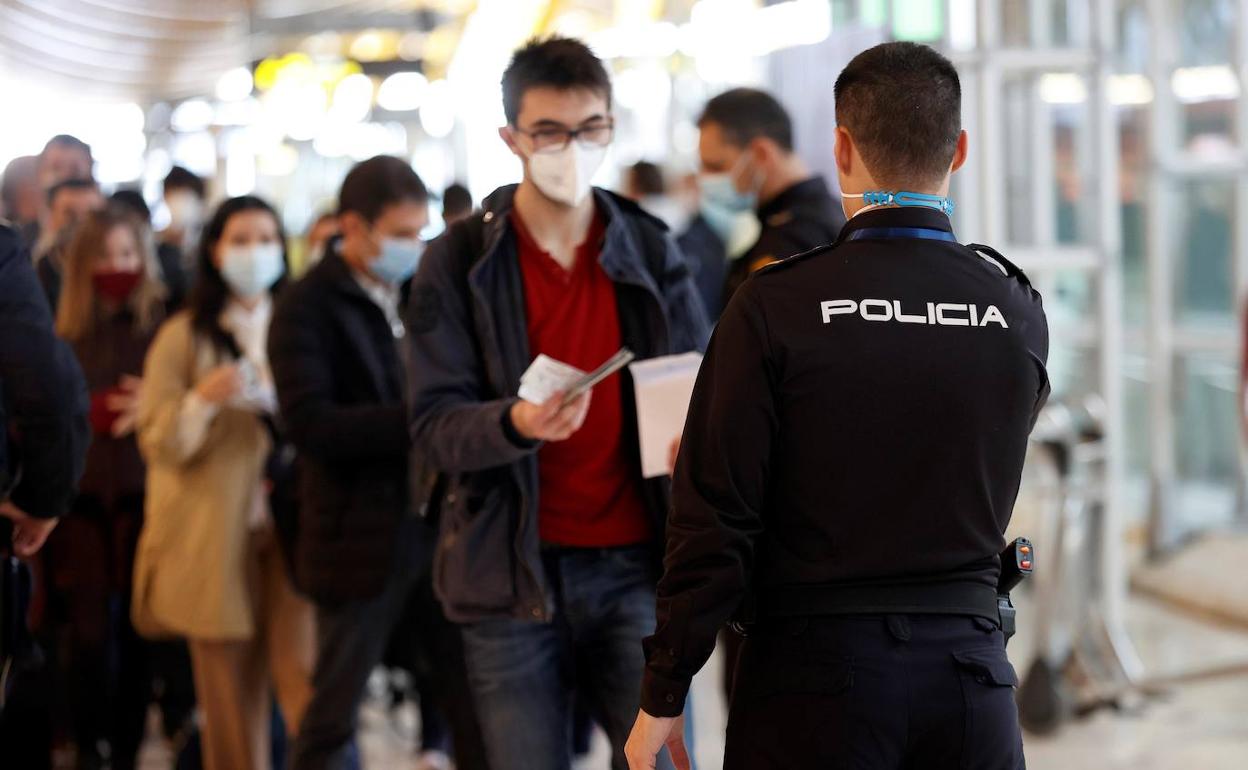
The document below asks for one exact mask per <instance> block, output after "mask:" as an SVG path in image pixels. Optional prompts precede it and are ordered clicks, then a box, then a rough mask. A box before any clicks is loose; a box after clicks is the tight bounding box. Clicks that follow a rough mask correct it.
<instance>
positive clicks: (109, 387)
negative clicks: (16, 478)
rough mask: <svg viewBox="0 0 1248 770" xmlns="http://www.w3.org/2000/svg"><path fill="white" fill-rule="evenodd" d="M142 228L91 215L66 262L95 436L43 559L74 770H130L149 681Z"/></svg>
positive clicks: (69, 304)
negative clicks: (142, 552) (137, 555)
mask: <svg viewBox="0 0 1248 770" xmlns="http://www.w3.org/2000/svg"><path fill="white" fill-rule="evenodd" d="M145 235H146V234H145V232H144V231H143V229H142V228H141V227H140V226H139V225H138V224H137V223H135V221H134V220H133V219H132V218H131V216H130V215H129V213H128V212H125V211H123V210H121V209H118V208H111V209H108V210H104V211H99V212H94V213H92V214H89V215H88V216H87V217H86V219H85V220H84V221H83V223H82V224H81V225H80V226H79V227H78V229H77V232H76V234H75V235H74V239H73V241H71V243H70V245H69V247H68V249H67V250H66V252H65V256H64V287H63V290H62V300H63V301H62V302H61V303H60V307H59V309H58V311H57V316H56V330H57V333H58V334H59V335H60V336H61V338H62V339H64V340H65V341H67V342H68V343H70V344H71V345H72V346H73V349H74V353H75V354H76V355H77V358H78V361H79V363H80V364H81V366H82V370H83V372H84V374H85V375H86V379H87V387H88V388H89V389H90V392H91V412H90V419H91V428H92V433H93V434H94V439H93V440H92V442H91V448H90V451H89V452H88V454H87V465H86V472H85V474H84V475H83V478H82V482H81V484H80V487H79V491H78V496H77V497H76V498H75V499H74V502H73V505H72V507H71V509H70V512H71V514H72V515H71V516H70V517H68V518H67V519H66V520H65V522H64V524H63V525H62V526H61V527H60V528H59V529H58V530H57V531H56V532H55V533H54V535H53V536H52V538H51V539H50V542H49V543H48V548H47V551H46V564H47V566H48V570H49V576H50V579H51V583H52V586H53V589H52V602H51V604H52V606H53V608H54V609H53V612H54V613H55V614H57V615H60V617H56V618H54V619H53V622H54V623H55V624H57V625H58V626H59V627H60V629H61V632H62V633H61V634H60V635H61V636H62V638H63V641H62V644H60V645H58V649H57V653H59V654H60V655H61V656H62V657H61V658H60V660H59V661H58V664H59V667H60V669H61V671H62V673H63V675H64V676H65V679H66V685H67V688H68V690H69V700H70V703H69V705H70V709H71V715H72V727H73V738H74V744H75V746H76V749H77V755H78V767H84V768H90V767H101V766H103V764H104V756H103V755H102V754H101V753H100V751H99V749H100V745H101V743H102V742H107V744H108V746H109V747H110V749H111V750H110V751H109V753H108V757H109V763H110V766H111V767H113V768H118V769H120V768H133V767H134V766H135V761H136V758H137V755H138V750H139V745H140V743H141V742H142V740H143V732H144V727H145V725H146V717H147V705H148V701H149V696H150V694H151V690H152V687H151V677H150V668H149V662H150V661H149V659H148V654H147V652H148V651H147V649H146V644H145V643H144V642H143V641H142V640H140V638H139V637H138V635H137V634H136V633H135V632H134V629H133V628H132V627H131V625H130V621H129V606H130V601H129V595H130V576H131V572H132V569H133V566H134V547H135V543H136V542H137V541H138V535H139V529H140V526H141V524H142V519H143V489H144V476H145V470H144V467H143V461H142V459H141V458H140V457H139V449H138V444H137V443H136V442H135V438H134V426H135V415H136V411H137V408H138V399H139V389H140V388H141V386H142V380H141V379H140V375H141V373H142V371H143V358H144V356H145V355H146V353H147V348H148V345H149V344H150V343H151V340H152V336H153V335H154V334H155V331H156V327H157V325H158V324H159V323H160V322H161V321H162V320H163V318H164V312H165V306H164V300H165V287H164V285H163V284H162V283H161V281H160V278H159V275H158V272H159V271H158V268H157V267H156V264H155V259H154V257H153V256H152V254H151V252H150V250H149V248H148V241H147V239H146V237H145Z"/></svg>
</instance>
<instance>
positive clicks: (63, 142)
mask: <svg viewBox="0 0 1248 770" xmlns="http://www.w3.org/2000/svg"><path fill="white" fill-rule="evenodd" d="M49 147H64V148H66V149H69V150H78V151H79V152H82V153H83V154H85V155H86V156H87V158H92V156H91V145H89V144H87V143H86V142H84V141H82V140H81V139H79V138H78V137H76V136H70V135H69V134H57V135H56V136H54V137H52V138H51V139H49V140H48V143H47V144H45V145H44V146H43V152H40V153H39V154H40V155H43V153H44V152H47V151H48V148H49Z"/></svg>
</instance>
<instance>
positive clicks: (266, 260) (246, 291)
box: [221, 243, 286, 299]
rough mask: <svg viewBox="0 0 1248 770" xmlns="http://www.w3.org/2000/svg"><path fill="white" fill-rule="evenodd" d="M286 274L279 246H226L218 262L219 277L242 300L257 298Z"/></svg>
mask: <svg viewBox="0 0 1248 770" xmlns="http://www.w3.org/2000/svg"><path fill="white" fill-rule="evenodd" d="M285 272H286V260H285V255H284V254H283V252H282V245H281V244H280V243H254V244H250V245H247V246H230V247H228V248H227V249H226V251H225V255H224V258H223V259H222V260H221V277H222V278H224V279H225V282H226V284H227V285H228V286H229V287H230V291H232V292H234V294H235V295H236V296H238V297H241V298H242V299H252V298H254V297H258V296H260V295H261V294H263V293H264V292H266V291H268V290H269V288H270V287H271V286H272V285H273V284H275V283H277V279H278V278H281V277H282V274H283V273H285Z"/></svg>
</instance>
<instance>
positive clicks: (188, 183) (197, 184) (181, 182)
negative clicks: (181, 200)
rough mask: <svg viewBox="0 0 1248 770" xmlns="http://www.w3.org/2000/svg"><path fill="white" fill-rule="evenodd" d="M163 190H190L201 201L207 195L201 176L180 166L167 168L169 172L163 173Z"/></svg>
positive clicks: (206, 188)
mask: <svg viewBox="0 0 1248 770" xmlns="http://www.w3.org/2000/svg"><path fill="white" fill-rule="evenodd" d="M164 190H165V192H166V193H167V192H169V191H170V190H190V191H191V192H192V193H194V194H195V197H196V198H199V199H200V200H201V201H202V200H204V199H205V198H206V197H208V187H207V185H205V184H204V180H203V177H201V176H199V175H198V174H196V173H194V172H193V171H190V170H188V169H185V168H182V167H181V166H174V167H173V168H171V169H169V173H168V174H166V175H165V182H164Z"/></svg>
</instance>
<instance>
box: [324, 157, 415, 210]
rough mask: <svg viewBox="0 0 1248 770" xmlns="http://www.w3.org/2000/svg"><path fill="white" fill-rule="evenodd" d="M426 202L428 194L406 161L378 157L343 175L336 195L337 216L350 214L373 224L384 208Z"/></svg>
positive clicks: (358, 165)
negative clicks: (406, 203)
mask: <svg viewBox="0 0 1248 770" xmlns="http://www.w3.org/2000/svg"><path fill="white" fill-rule="evenodd" d="M427 200H429V191H428V190H426V189H425V183H424V182H422V181H420V177H419V176H417V175H416V172H415V171H413V170H412V167H411V166H410V165H409V164H408V163H407V161H404V160H401V159H399V158H395V157H393V156H391V155H378V156H376V157H374V158H369V159H368V160H366V161H364V162H362V163H358V164H356V166H355V168H353V169H351V170H350V171H349V172H348V173H347V178H346V179H344V180H343V182H342V190H341V192H339V194H338V213H339V214H345V213H347V212H348V211H354V212H355V213H357V214H359V215H360V216H362V217H364V219H366V220H368V221H369V222H376V221H377V217H379V216H381V213H382V212H383V211H385V210H386V207H388V206H393V205H394V204H396V203H404V202H407V201H412V202H415V203H424V202H425V201H427Z"/></svg>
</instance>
